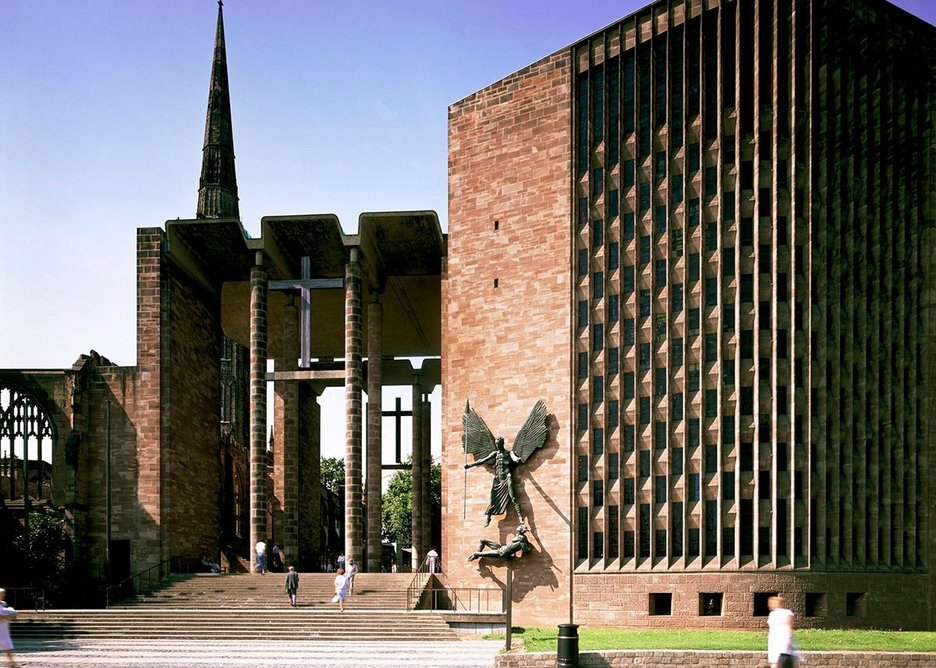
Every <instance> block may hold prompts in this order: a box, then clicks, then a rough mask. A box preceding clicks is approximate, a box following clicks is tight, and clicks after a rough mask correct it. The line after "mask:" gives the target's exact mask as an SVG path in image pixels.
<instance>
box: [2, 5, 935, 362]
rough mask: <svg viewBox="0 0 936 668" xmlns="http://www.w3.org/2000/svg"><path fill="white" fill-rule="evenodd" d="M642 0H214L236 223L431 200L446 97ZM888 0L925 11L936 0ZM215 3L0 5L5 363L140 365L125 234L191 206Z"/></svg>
mask: <svg viewBox="0 0 936 668" xmlns="http://www.w3.org/2000/svg"><path fill="white" fill-rule="evenodd" d="M646 4H647V3H646V2H645V0H616V1H614V0H567V1H563V2H560V1H559V0H471V1H464V0H315V1H313V0H308V1H302V0H262V1H261V0H228V1H227V2H226V3H225V5H224V20H225V33H226V42H227V55H228V74H229V77H230V86H231V105H232V113H233V123H234V144H235V151H236V154H237V180H238V186H239V191H240V210H241V218H242V220H243V222H244V225H245V227H246V229H247V231H248V232H249V233H251V234H253V235H259V226H260V218H261V217H262V216H264V215H277V214H302V213H322V212H330V213H335V214H337V215H338V216H339V218H340V220H341V221H342V225H343V226H344V229H345V231H346V232H353V231H355V230H356V228H357V216H358V214H359V213H361V212H362V211H380V210H401V209H433V210H435V211H437V212H438V214H439V218H440V220H441V221H442V225H443V228H444V229H447V220H446V196H447V193H446V169H447V165H446V160H447V158H446V151H447V129H446V124H447V107H448V105H449V104H451V103H453V102H456V101H457V100H459V99H461V98H463V97H465V96H467V95H469V94H471V93H473V92H474V91H476V90H478V89H479V88H482V87H483V86H485V85H487V84H489V83H492V82H494V81H497V80H498V79H500V78H502V77H504V76H506V75H507V74H510V73H511V72H514V71H516V70H518V69H520V68H522V67H524V66H526V65H528V64H530V63H532V62H534V61H536V60H538V59H539V58H541V57H542V56H545V55H547V54H549V53H552V52H553V51H556V50H558V49H560V48H562V47H564V46H566V45H568V44H570V43H572V42H574V41H576V40H577V39H579V38H581V37H583V36H585V35H587V34H589V33H591V32H594V31H596V30H598V29H600V28H602V27H604V26H606V25H607V24H609V23H611V22H613V21H615V20H617V19H619V18H621V17H623V16H625V15H627V14H629V13H631V12H633V11H634V10H636V9H639V8H640V7H642V6H644V5H646ZM895 4H897V5H898V6H901V7H904V8H906V9H907V10H908V11H910V12H911V13H914V14H916V15H917V16H920V17H922V18H924V19H926V20H927V21H929V22H930V23H936V1H934V0H899V1H898V2H896V3H895ZM216 17H217V4H216V3H215V2H214V1H212V0H0V368H67V367H70V366H71V365H72V363H73V362H74V361H75V360H76V359H77V357H78V355H79V354H82V353H87V352H89V351H90V350H92V349H94V350H96V351H98V352H99V353H101V354H102V355H104V356H105V357H107V358H109V359H110V360H111V361H113V362H114V363H116V364H120V365H128V366H129V365H133V364H135V363H136V359H135V357H136V353H135V345H136V330H135V318H136V313H135V308H136V303H135V301H136V294H135V290H136V284H135V270H136V267H135V231H136V228H138V227H152V226H162V225H164V223H165V221H166V220H168V219H174V218H177V217H179V218H191V217H194V213H195V206H196V199H197V189H198V176H199V170H200V165H201V149H202V140H203V133H204V124H205V115H206V108H207V96H208V80H209V75H210V70H211V58H212V50H213V42H214V31H215V21H216Z"/></svg>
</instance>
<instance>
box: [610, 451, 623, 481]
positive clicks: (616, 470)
mask: <svg viewBox="0 0 936 668" xmlns="http://www.w3.org/2000/svg"><path fill="white" fill-rule="evenodd" d="M620 469H621V467H620V459H619V456H618V453H616V452H609V453H608V480H617V479H618V476H619V475H620Z"/></svg>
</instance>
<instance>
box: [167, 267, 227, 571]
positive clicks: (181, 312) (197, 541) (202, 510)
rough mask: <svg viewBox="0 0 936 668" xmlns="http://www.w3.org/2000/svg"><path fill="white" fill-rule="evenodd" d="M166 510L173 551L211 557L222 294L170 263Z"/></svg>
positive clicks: (216, 518) (216, 512)
mask: <svg viewBox="0 0 936 668" xmlns="http://www.w3.org/2000/svg"><path fill="white" fill-rule="evenodd" d="M169 291H170V292H169V313H170V327H169V336H170V343H169V358H168V359H166V360H164V362H163V368H164V370H165V371H167V372H168V375H169V378H168V381H169V382H168V397H165V398H164V401H163V403H162V406H163V410H168V411H169V420H168V427H169V433H168V434H167V436H168V439H167V442H166V445H168V452H167V453H166V454H167V455H168V457H167V458H164V466H165V467H166V472H167V476H168V480H169V486H168V488H166V489H165V494H166V497H165V498H164V499H163V506H164V508H166V509H167V510H168V518H169V527H168V530H169V532H170V536H171V538H170V545H171V550H172V556H180V557H185V558H195V557H198V556H200V555H201V554H203V553H208V554H213V553H214V552H215V550H216V549H217V546H218V537H219V535H220V530H221V528H220V492H221V470H220V457H219V452H220V447H221V431H220V425H219V420H220V417H219V416H220V414H221V413H220V387H221V379H220V360H221V349H220V345H221V325H220V304H219V296H218V294H216V293H209V292H207V291H206V290H205V289H204V288H202V287H201V286H199V285H197V284H196V283H195V282H194V281H193V280H192V279H190V278H189V277H188V276H187V275H186V274H184V273H183V272H181V271H180V270H178V269H176V268H175V267H172V268H171V270H170V278H169Z"/></svg>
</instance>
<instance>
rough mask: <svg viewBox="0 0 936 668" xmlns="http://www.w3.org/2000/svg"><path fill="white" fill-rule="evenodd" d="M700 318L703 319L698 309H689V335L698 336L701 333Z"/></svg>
mask: <svg viewBox="0 0 936 668" xmlns="http://www.w3.org/2000/svg"><path fill="white" fill-rule="evenodd" d="M700 317H701V316H700V313H699V309H697V308H691V309H689V322H688V323H687V326H688V328H689V333H690V334H698V333H699V320H700Z"/></svg>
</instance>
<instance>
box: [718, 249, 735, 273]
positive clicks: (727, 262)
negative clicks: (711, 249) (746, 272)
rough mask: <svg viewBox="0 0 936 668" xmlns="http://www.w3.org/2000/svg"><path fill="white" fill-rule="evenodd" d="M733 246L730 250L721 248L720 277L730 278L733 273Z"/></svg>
mask: <svg viewBox="0 0 936 668" xmlns="http://www.w3.org/2000/svg"><path fill="white" fill-rule="evenodd" d="M734 251H735V249H734V246H732V247H731V248H722V254H721V258H722V260H721V266H722V276H724V277H725V278H732V277H733V276H734V273H735V255H734Z"/></svg>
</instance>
